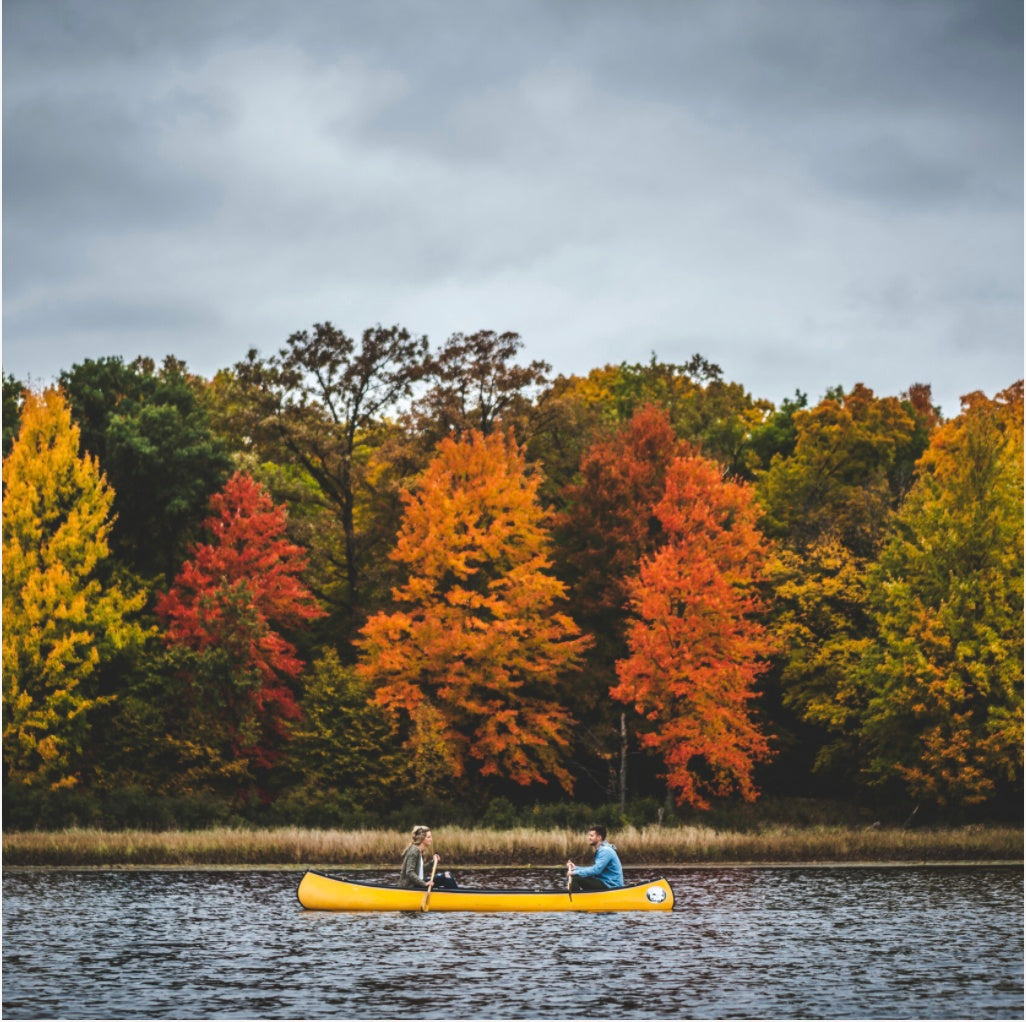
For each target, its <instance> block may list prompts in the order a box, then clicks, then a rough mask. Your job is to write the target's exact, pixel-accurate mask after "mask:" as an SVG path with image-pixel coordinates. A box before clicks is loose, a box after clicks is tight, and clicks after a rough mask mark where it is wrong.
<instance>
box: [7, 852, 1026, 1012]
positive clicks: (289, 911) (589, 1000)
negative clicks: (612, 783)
mask: <svg viewBox="0 0 1026 1022" xmlns="http://www.w3.org/2000/svg"><path fill="white" fill-rule="evenodd" d="M337 872H338V875H345V871H344V870H339V871H337ZM626 874H627V880H628V882H632V881H638V880H643V879H648V878H649V877H651V876H652V875H653V873H652V872H643V871H637V870H627V871H626ZM301 875H302V873H301V871H297V870H275V871H266V870H217V871H166V870H160V871H158V870H153V871H135V870H132V871H113V870H112V871H95V870H90V871H48V870H24V871H22V870H11V871H7V872H5V875H4V878H3V1016H4V1018H5V1019H24V1018H80V1019H94V1018H95V1019H107V1018H110V1019H118V1018H146V1019H149V1018H169V1019H170V1018H193V1019H211V1018H223V1019H241V1018H248V1019H254V1018H259V1019H317V1018H335V1019H338V1018H346V1019H390V1018H402V1019H447V1018H448V1019H464V1018H475V1019H524V1018H532V1019H555V1018H560V1019H562V1018H593V1019H595V1018H607V1019H619V1018H623V1019H628V1018H648V1019H652V1018H667V1019H685V1018H706V1019H720V1018H774V1019H776V1018H781V1019H782V1018H849V1019H850V1018H894V1019H907V1018H923V1019H926V1018H934V1019H954V1018H971V1019H1021V1018H1022V1017H1023V871H1022V869H1021V868H1020V867H1001V866H996V867H975V866H974V867H850V868H847V867H846V868H840V867H838V868H834V867H831V868H806V867H793V868H776V867H751V868H749V867H735V868H723V869H720V868H716V869H705V868H703V869H673V870H666V871H664V875H665V876H666V877H667V879H668V880H669V881H670V883H671V885H672V887H673V889H674V892H675V895H676V899H677V906H676V909H675V911H674V912H672V913H664V912H654V913H638V914H629V913H628V914H613V915H587V914H584V913H582V914H580V915H575V914H570V913H552V914H538V915H533V914H507V915H484V914H481V915H476V914H472V913H468V914H463V913H433V912H428V913H389V914H386V913H366V914H357V913H352V914H348V913H334V912H307V911H304V910H303V909H302V908H301V907H300V906H299V903H298V901H297V900H296V887H297V885H298V882H299V879H300V877H301ZM353 875H354V876H355V875H356V874H353ZM358 876H359V877H360V878H363V879H373V880H378V879H386V878H389V877H394V876H395V874H394V873H392V874H388V873H384V872H377V873H360V874H359V875H358ZM461 876H462V877H463V879H464V880H465V881H466V882H472V883H473V885H474V886H491V885H494V886H496V887H513V886H522V887H546V888H548V887H552V886H553V884H554V881H555V879H556V875H555V873H554V872H552V871H549V872H543V871H539V870H523V871H517V872H515V873H512V874H511V873H509V872H508V871H503V872H501V873H499V872H490V871H486V870H475V871H473V873H471V872H470V871H464V872H463V873H462V874H461Z"/></svg>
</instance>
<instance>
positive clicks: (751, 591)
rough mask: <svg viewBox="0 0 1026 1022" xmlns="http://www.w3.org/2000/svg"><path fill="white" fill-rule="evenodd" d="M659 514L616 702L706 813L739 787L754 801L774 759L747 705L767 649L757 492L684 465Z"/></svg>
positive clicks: (700, 464) (707, 469)
mask: <svg viewBox="0 0 1026 1022" xmlns="http://www.w3.org/2000/svg"><path fill="white" fill-rule="evenodd" d="M654 512H655V517H656V518H657V519H658V521H659V523H660V524H661V526H662V529H663V531H664V533H665V535H666V536H667V540H666V542H665V543H664V545H663V546H661V547H660V548H659V549H658V550H657V551H656V552H655V553H654V554H652V555H650V556H648V557H646V558H644V559H643V560H642V562H641V566H640V575H639V576H638V578H636V579H635V580H634V581H633V582H632V583H631V585H630V598H631V606H632V620H631V622H630V624H629V625H628V631H627V645H628V648H629V651H630V653H629V656H627V657H626V658H625V659H623V660H620V661H618V663H617V675H618V677H619V680H620V683H619V685H617V686H615V687H614V688H612V689H611V690H610V691H611V695H612V696H613V697H614V698H615V699H618V700H621V701H622V702H625V703H633V704H634V706H635V708H636V710H637V712H638V713H639V714H641V715H642V716H643V717H644V718H645V720H646V721H647V724H646V725H645V730H644V731H643V733H642V736H641V740H642V743H643V744H644V745H646V746H648V747H649V748H652V749H654V750H656V751H658V753H659V754H660V755H661V757H662V760H663V763H664V764H665V767H666V780H667V783H668V785H669V787H670V788H671V789H672V790H674V791H675V792H676V797H677V801H678V802H679V803H680V804H685V803H687V804H690V805H692V806H695V807H696V808H708V806H709V802H708V796H724V795H727V794H730V793H731V792H732V791H734V790H735V789H736V790H737V791H738V792H739V793H740V794H741V795H742V797H744V798H745V799H748V800H751V799H754V798H755V797H756V795H757V794H758V793H757V791H756V789H755V786H754V784H753V782H752V769H753V766H754V764H755V763H756V762H757V761H759V760H762V759H766V758H767V757H768V756H769V751H770V750H769V743H768V740H767V738H766V736H764V735H763V734H762V732H761V731H760V729H759V727H758V725H757V724H756V723H755V721H754V720H753V719H752V713H751V708H750V704H751V701H752V698H753V696H754V682H755V679H756V678H757V676H758V675H759V674H760V673H761V672H762V671H763V670H764V669H765V668H766V666H767V664H766V662H765V660H764V659H763V658H764V657H766V656H767V655H768V654H769V653H770V652H771V651H772V648H771V644H770V641H769V638H768V635H767V632H766V629H765V628H764V627H763V626H762V624H761V623H760V622H759V621H758V620H757V617H756V615H757V614H758V612H759V611H760V609H761V607H760V601H759V597H758V594H757V591H756V584H757V582H758V581H759V579H760V578H761V577H762V574H763V570H764V565H765V562H766V558H767V554H768V550H767V546H766V543H765V540H764V539H763V537H762V535H761V534H760V532H759V531H758V528H757V527H756V519H757V512H756V508H755V504H754V498H753V494H752V491H751V489H750V488H749V487H748V486H746V485H744V484H741V483H736V482H731V481H727V480H724V479H723V477H722V472H721V469H720V467H719V465H717V464H716V463H715V462H713V461H710V460H709V459H706V458H702V457H683V458H678V459H676V460H675V461H674V462H673V463H672V464H671V465H670V467H669V470H668V471H667V475H666V491H665V495H664V496H663V498H662V500H661V501H660V502H659V503H658V504H657V505H656V507H655V509H654Z"/></svg>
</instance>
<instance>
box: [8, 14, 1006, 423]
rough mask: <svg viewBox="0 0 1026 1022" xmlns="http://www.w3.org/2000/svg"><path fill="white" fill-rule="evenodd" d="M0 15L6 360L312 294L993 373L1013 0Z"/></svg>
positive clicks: (948, 378)
mask: <svg viewBox="0 0 1026 1022" xmlns="http://www.w3.org/2000/svg"><path fill="white" fill-rule="evenodd" d="M3 45H4V91H3V101H4V136H5V137H4V299H5V300H4V368H5V371H7V372H13V373H15V374H16V375H19V376H22V377H24V376H28V375H31V376H33V377H34V378H35V379H40V378H44V379H45V378H47V377H49V376H53V375H55V374H56V373H57V372H59V371H60V370H61V369H62V368H67V367H68V366H70V365H71V364H73V363H74V362H76V361H80V360H81V359H82V358H85V357H97V356H99V355H105V354H119V353H120V354H124V355H126V356H127V357H132V356H134V355H135V354H140V353H142V354H149V355H153V356H156V357H159V356H162V355H163V354H165V353H168V352H172V353H174V354H176V355H178V356H179V357H182V358H184V359H186V360H187V361H188V363H189V364H190V366H192V367H193V368H194V369H195V370H197V371H200V372H205V373H212V372H214V371H215V370H216V369H217V368H219V367H221V366H224V365H229V364H231V363H232V362H234V361H236V360H237V359H239V358H241V357H242V356H243V354H244V352H245V350H246V349H247V348H248V347H250V346H256V347H258V348H260V349H262V350H264V351H271V350H273V349H274V348H276V347H277V346H278V345H279V344H280V343H281V342H282V341H283V340H284V338H285V337H286V336H287V335H288V334H289V333H291V332H292V331H293V330H296V329H300V328H302V327H305V326H308V325H310V324H311V323H312V322H314V321H318V320H323V319H331V320H332V321H333V322H335V323H336V324H337V325H339V326H342V327H343V328H345V329H347V330H348V331H349V332H358V331H359V330H361V329H363V327H365V326H368V325H371V324H373V323H375V322H383V323H392V322H399V323H402V324H404V325H406V326H408V327H409V328H410V329H411V330H413V331H416V332H425V333H428V334H429V335H430V336H431V337H432V339H433V340H435V341H441V340H443V339H444V338H445V337H446V336H447V335H448V334H449V333H451V332H453V331H456V330H475V329H479V328H490V329H496V330H517V331H518V332H520V333H521V335H522V337H523V339H524V342H525V346H526V350H525V355H526V356H527V357H543V358H546V359H547V360H548V361H549V362H551V363H552V364H553V366H554V367H555V369H556V371H559V372H586V371H587V370H588V369H590V368H592V367H594V366H597V365H601V364H605V363H606V362H618V361H621V360H629V361H634V360H647V359H648V357H649V356H650V354H651V353H652V352H653V351H654V352H656V353H657V354H658V356H659V357H660V358H664V359H674V358H681V359H684V358H687V357H689V356H690V355H691V354H693V353H695V352H696V351H697V352H700V353H702V354H704V355H705V356H706V357H708V358H710V359H711V360H713V361H716V362H718V363H719V364H721V365H722V366H723V368H724V371H725V373H726V375H728V376H729V377H730V378H732V379H735V380H738V381H740V382H742V383H743V384H745V386H746V387H748V388H749V389H750V390H752V391H753V392H754V393H756V394H757V395H759V396H766V397H770V398H772V399H773V400H779V399H780V398H782V397H784V396H787V395H790V394H791V393H793V391H794V390H795V388H800V389H803V390H806V391H807V392H809V393H810V396H812V397H813V398H815V397H818V396H819V395H820V394H821V393H822V392H823V390H825V389H826V388H827V387H829V386H832V385H835V384H838V383H840V384H843V385H846V386H850V385H851V384H853V383H854V382H857V381H864V382H866V383H867V384H868V385H870V386H872V387H874V388H875V389H877V390H879V391H881V392H885V393H898V392H899V391H900V390H902V389H904V388H905V387H907V386H908V385H909V384H910V383H912V382H916V381H924V382H931V383H933V385H934V390H935V396H936V398H937V399H938V400H940V401H941V403H942V404H943V405H944V409H945V411H946V412H947V413H949V414H951V413H954V412H955V411H957V399H958V396H959V394H960V393H962V391H963V390H972V389H983V390H986V391H989V392H993V391H994V390H996V389H998V388H1000V387H1004V386H1007V385H1008V384H1009V383H1011V382H1012V381H1013V380H1014V379H1016V378H1018V377H1019V376H1021V374H1022V339H1023V338H1022V269H1023V267H1022V11H1021V6H1020V5H1017V4H1014V3H1011V2H1004V0H1001V2H993V3H987V4H974V3H971V2H969V0H921V2H909V3H902V4H894V3H891V2H884V0H866V2H864V3H859V4H850V3H842V2H821V0H817V2H813V0H782V2H780V3H776V4H773V5H767V4H764V3H756V2H754V0H726V2H724V3H717V4H706V3H697V2H669V0H639V2H638V3H635V4H630V5H627V4H622V3H612V2H604V3H591V4H588V5H582V4H575V3H569V2H566V3H562V2H557V3H551V2H541V0H537V2H517V3H513V2H502V0H491V2H476V3H471V2H469V0H467V2H458V0H456V2H454V0H449V2H440V0H439V2H422V0H419V2H415V0H405V2H397V0H388V2H383V3H379V4H362V3H356V2H341V3H339V2H327V0H323V2H315V0H298V2H297V3H294V4H291V5H282V4H280V3H270V2H245V3H244V2H242V0H235V2H233V0H226V2H222V3H217V4H210V3H206V2H199V0H180V2H178V3H175V4H161V3H157V2H138V0H136V2H129V0H94V2H92V3H90V4H88V5H82V4H76V3H70V2H64V3H60V2H50V3H47V4H38V3H31V2H27V0H13V2H8V3H6V4H5V6H4V35H3Z"/></svg>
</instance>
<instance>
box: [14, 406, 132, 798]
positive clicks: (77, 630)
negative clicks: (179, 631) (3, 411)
mask: <svg viewBox="0 0 1026 1022" xmlns="http://www.w3.org/2000/svg"><path fill="white" fill-rule="evenodd" d="M3 487H4V490H3V622H4V630H3V711H4V716H3V738H4V751H3V756H4V775H5V780H6V781H9V782H14V783H23V784H38V785H47V786H49V787H51V788H60V787H70V786H72V785H75V784H77V783H79V781H80V780H81V763H82V755H83V752H84V751H85V748H86V743H87V741H88V735H89V714H90V711H91V710H93V709H95V708H96V707H97V706H99V705H100V704H101V703H102V702H109V701H110V700H111V699H112V698H113V697H112V696H110V695H106V696H101V695H99V694H98V693H97V692H96V691H95V690H94V686H92V685H91V684H90V682H91V681H92V680H93V678H94V677H95V674H96V671H97V668H98V666H99V665H100V664H101V663H102V662H103V661H104V659H105V658H106V657H109V656H110V655H111V654H112V653H114V652H116V651H119V650H123V649H126V648H127V647H129V646H131V645H133V644H135V643H136V642H138V641H140V640H141V639H142V636H143V633H142V629H141V627H140V626H139V625H138V624H137V623H135V622H134V621H133V620H132V615H133V614H134V613H135V612H136V611H138V610H140V609H141V607H142V605H143V603H144V602H145V599H146V597H145V593H143V592H128V591H126V590H125V589H124V588H122V587H120V586H118V585H116V584H112V583H110V582H105V581H104V575H105V574H107V573H105V572H104V571H103V569H104V567H105V566H104V563H103V562H104V561H105V560H106V558H107V557H108V555H109V548H108V545H107V538H108V535H109V533H110V527H111V513H110V509H111V503H112V501H113V499H114V493H113V491H112V490H111V489H110V488H109V487H108V485H107V482H106V479H105V477H104V476H103V475H102V473H101V472H100V469H99V465H98V463H97V461H96V459H95V458H92V457H90V456H89V455H80V454H79V430H78V427H77V426H76V425H75V424H74V423H73V422H72V420H71V410H70V408H69V407H68V404H67V402H66V401H65V400H64V398H63V396H62V395H61V393H60V392H59V391H58V390H55V389H48V390H45V391H43V392H41V393H27V394H26V395H25V401H24V405H23V407H22V410H21V429H20V432H19V434H18V437H17V439H16V440H15V442H14V445H13V446H12V448H11V452H10V454H8V456H7V457H6V458H5V459H4V463H3Z"/></svg>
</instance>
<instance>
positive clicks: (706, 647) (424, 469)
mask: <svg viewBox="0 0 1026 1022" xmlns="http://www.w3.org/2000/svg"><path fill="white" fill-rule="evenodd" d="M520 350H521V342H520V339H519V338H518V337H517V335H515V334H511V333H506V334H497V333H494V332H491V331H482V332H479V333H476V334H472V335H464V334H456V335H454V336H452V337H450V338H449V339H448V340H447V341H446V342H444V343H443V344H441V345H440V346H438V347H436V348H433V347H432V346H431V345H430V343H429V342H428V339H427V338H425V337H415V336H412V335H410V334H409V333H408V332H407V331H406V330H404V329H402V328H400V327H391V328H383V327H381V326H377V327H374V328H371V329H368V330H366V331H364V332H363V334H362V335H361V336H360V337H359V338H353V337H349V336H347V335H346V334H345V333H344V332H343V331H340V330H338V329H337V328H335V327H334V326H332V324H330V323H321V324H316V325H315V326H314V327H313V328H312V329H311V330H303V331H300V332H297V333H295V334H293V335H292V336H290V337H289V338H288V339H287V341H286V342H285V344H284V345H283V346H282V347H281V348H280V349H279V350H278V351H276V352H275V353H273V354H271V355H269V356H264V355H261V354H260V353H259V352H257V351H251V352H249V353H248V354H247V357H246V358H245V359H243V360H242V361H240V362H238V363H237V364H235V365H234V366H232V367H230V368H226V369H224V370H222V371H220V372H218V373H217V374H216V375H215V376H213V378H211V379H206V378H203V377H200V376H197V375H195V374H193V373H191V372H190V371H189V370H188V367H187V366H186V365H185V364H184V363H183V362H181V361H180V360H178V359H176V358H174V357H168V358H166V359H165V360H164V361H163V363H161V364H159V365H158V364H156V363H154V362H153V361H152V360H148V359H145V358H139V359H136V360H135V361H134V362H126V361H124V360H123V359H121V358H117V357H109V358H102V359H98V360H85V361H83V362H82V363H79V364H76V365H74V366H73V367H72V368H70V369H68V370H66V371H65V372H63V373H62V374H61V376H60V378H59V380H58V381H57V384H56V385H55V386H53V387H49V388H46V389H43V390H33V389H31V388H27V387H26V386H24V385H23V384H21V383H20V382H19V381H17V380H16V379H14V378H13V377H11V376H9V375H5V376H4V380H3V396H4V416H3V450H4V461H3V620H4V628H3V730H4V785H5V799H6V798H9V797H12V796H13V797H14V798H15V799H16V800H17V799H18V798H20V799H21V800H22V802H21V803H18V804H22V803H23V802H24V799H25V798H26V797H28V796H30V795H32V794H33V793H49V794H51V795H52V793H55V792H58V793H59V792H62V791H77V792H94V793H107V794H111V793H117V792H124V791H133V792H135V793H137V796H138V797H140V798H188V797H200V796H202V797H208V798H216V799H220V800H222V801H223V802H224V803H225V804H230V805H234V806H236V807H239V806H262V807H273V808H274V809H275V811H276V812H277V813H278V814H279V815H280V816H282V817H284V818H292V819H296V820H316V821H327V820H330V819H333V818H334V819H337V818H340V817H344V816H346V814H350V815H352V814H357V815H358V814H360V813H367V812H373V811H375V810H377V809H380V808H381V807H383V806H390V805H395V804H397V803H405V804H430V803H442V802H445V801H446V800H448V801H449V802H450V803H453V804H460V805H462V806H464V807H467V808H468V809H469V810H470V811H472V812H480V811H482V810H483V809H484V808H485V807H487V806H488V805H489V804H490V803H492V802H494V801H495V800H497V799H500V800H508V802H510V803H512V804H513V805H516V806H526V805H530V804H533V803H543V802H554V801H559V800H564V801H566V800H569V799H570V798H571V797H572V798H573V799H574V800H576V801H578V802H590V803H593V804H597V803H614V804H615V803H617V802H619V804H620V805H621V806H623V805H624V804H625V803H626V801H627V800H628V799H635V800H636V799H648V800H650V801H651V802H652V803H653V804H655V803H658V804H660V805H663V804H665V805H666V806H667V807H668V808H669V810H670V811H673V807H676V808H677V810H678V811H688V812H691V813H695V812H702V811H706V810H708V809H710V808H711V807H714V806H716V805H719V804H722V803H723V802H724V800H730V799H740V800H754V799H756V798H757V797H758V796H759V794H760V793H765V794H774V795H815V794H826V793H829V794H831V795H835V796H841V797H844V798H850V799H853V800H859V799H861V800H873V801H874V802H877V803H880V804H884V805H889V806H894V807H900V808H902V810H904V809H907V808H909V807H913V806H921V807H925V809H926V811H928V812H934V813H941V814H945V813H946V814H949V815H952V814H954V815H958V814H966V813H969V814H972V813H977V814H980V813H983V814H986V813H992V814H993V813H998V814H1002V813H1003V814H1008V813H1013V814H1014V813H1016V812H1020V811H1021V805H1022V765H1023V754H1022V748H1023V746H1022V727H1023V528H1022V526H1023V385H1022V381H1018V382H1016V383H1014V384H1013V385H1011V386H1010V387H1009V388H1007V389H1006V390H1004V391H1002V392H1000V393H998V394H996V395H994V396H992V397H988V396H986V395H984V394H982V393H973V394H969V395H967V396H966V397H964V398H963V401H962V408H961V411H960V413H959V414H958V415H956V416H954V417H952V418H950V419H948V420H944V419H943V418H942V417H941V415H940V414H939V411H938V409H937V408H935V407H934V406H933V405H932V403H931V393H930V388H929V386H927V385H924V384H912V385H910V386H909V389H908V390H907V391H906V392H904V393H902V394H901V395H899V396H885V397H881V396H877V395H875V394H874V393H873V392H872V391H871V390H869V389H868V388H866V387H865V386H863V385H862V384H856V385H854V386H853V387H852V388H851V389H850V390H845V389H844V388H841V387H838V388H835V389H832V390H830V391H828V392H827V393H826V394H825V395H824V396H823V397H822V399H820V400H819V402H818V403H817V404H815V405H810V404H809V401H808V398H807V396H806V395H804V394H801V393H798V392H796V393H795V395H794V397H793V398H791V399H786V400H784V401H783V402H781V403H780V405H779V406H778V405H774V404H773V403H772V402H769V401H766V400H761V399H754V398H753V397H752V396H751V395H750V394H749V392H748V391H747V390H745V388H744V387H743V386H742V385H741V384H738V383H734V382H730V381H727V380H724V379H723V374H722V371H721V369H720V368H719V367H718V366H716V365H714V364H712V363H710V362H708V361H707V360H705V359H704V358H702V357H701V356H699V355H696V356H694V357H693V358H692V359H690V360H689V361H687V362H686V363H683V364H672V363H664V362H661V361H659V360H657V358H656V357H655V356H653V357H652V359H651V360H650V361H649V362H647V363H634V364H628V363H622V364H619V365H606V366H602V367H600V368H596V369H594V370H592V371H591V372H589V373H588V374H587V375H584V376H575V375H571V376H556V377H553V375H552V370H551V367H550V366H549V365H547V364H546V363H544V362H541V361H534V362H530V363H529V364H524V360H522V359H521V358H520Z"/></svg>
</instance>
